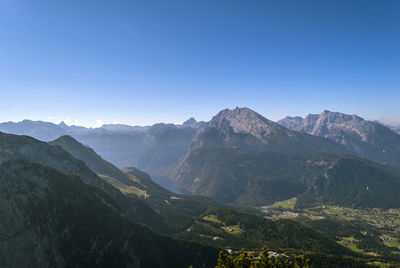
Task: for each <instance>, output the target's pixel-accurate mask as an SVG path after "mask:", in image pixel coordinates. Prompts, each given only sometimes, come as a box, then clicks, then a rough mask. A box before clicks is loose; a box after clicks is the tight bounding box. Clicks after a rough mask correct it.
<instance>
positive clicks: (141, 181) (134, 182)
mask: <svg viewBox="0 0 400 268" xmlns="http://www.w3.org/2000/svg"><path fill="white" fill-rule="evenodd" d="M49 144H52V145H58V146H61V147H62V148H63V149H64V150H65V151H67V152H69V153H70V154H71V155H72V156H73V157H75V158H77V159H79V160H81V161H83V162H85V163H86V165H87V166H88V167H89V168H90V169H91V170H93V171H95V172H96V173H98V174H99V176H100V177H102V178H103V179H104V180H106V181H107V182H109V183H110V184H112V185H113V186H115V187H116V188H118V189H119V190H120V191H121V192H122V193H124V194H125V195H128V196H130V197H132V198H140V199H141V200H143V201H145V202H146V203H147V204H149V205H150V206H151V208H153V209H154V210H155V211H156V212H157V213H158V214H159V215H160V216H161V217H162V218H163V222H165V223H166V225H167V226H168V231H169V232H170V233H174V232H178V231H180V230H182V229H186V228H187V226H188V225H190V224H192V222H193V221H194V217H195V216H198V215H200V214H201V213H204V212H205V211H206V210H207V209H209V208H210V207H215V206H216V205H218V203H217V202H215V201H214V200H211V199H209V198H202V197H193V196H182V195H177V194H174V193H171V192H170V191H168V190H166V189H164V188H162V187H161V186H159V185H158V184H156V183H154V182H153V181H152V180H151V178H150V176H149V175H148V174H146V173H144V172H141V171H140V170H138V169H136V168H126V169H123V171H121V170H120V169H118V168H117V167H115V166H113V165H112V164H111V163H109V162H107V161H105V160H104V159H102V158H101V157H100V156H99V155H97V154H96V153H95V152H94V151H93V150H92V149H91V148H88V147H86V146H84V145H82V144H81V143H79V142H78V141H76V140H75V139H73V138H72V137H70V136H62V137H60V138H58V139H57V140H55V141H52V142H49Z"/></svg>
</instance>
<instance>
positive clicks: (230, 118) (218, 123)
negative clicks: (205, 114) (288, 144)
mask: <svg viewBox="0 0 400 268" xmlns="http://www.w3.org/2000/svg"><path fill="white" fill-rule="evenodd" d="M225 121H227V123H229V125H230V127H232V129H233V131H234V132H235V133H244V134H251V135H253V136H255V137H257V138H259V139H263V138H264V137H265V136H268V135H269V134H271V133H273V132H276V130H281V131H283V130H284V128H283V127H282V126H280V125H279V124H277V123H275V122H273V121H271V120H268V119H266V118H265V117H263V116H262V115H260V114H258V113H256V112H254V111H253V110H251V109H249V108H247V107H244V108H239V107H236V108H235V109H233V110H230V109H225V110H222V111H221V112H219V113H218V114H217V115H216V116H214V117H213V118H212V119H211V121H210V122H209V126H210V127H215V128H223V129H226V122H225Z"/></svg>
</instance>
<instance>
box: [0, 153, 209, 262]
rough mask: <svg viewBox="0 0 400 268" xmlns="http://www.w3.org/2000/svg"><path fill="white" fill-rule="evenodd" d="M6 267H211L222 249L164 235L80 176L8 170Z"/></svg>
mask: <svg viewBox="0 0 400 268" xmlns="http://www.w3.org/2000/svg"><path fill="white" fill-rule="evenodd" d="M0 192H1V193H2V194H1V195H0V215H2V217H1V219H2V220H1V221H0V237H1V239H0V266H1V267H5V268H9V267H10V268H11V267H13V268H14V267H21V268H22V267H33V268H36V267H38V268H39V267H40V268H42V267H171V268H172V267H188V266H189V265H190V264H194V265H196V266H199V267H200V266H202V265H205V266H207V267H211V266H212V265H213V264H214V262H215V259H216V256H217V250H216V249H213V248H210V247H204V246H201V245H198V244H195V243H191V242H183V241H177V240H174V239H172V238H169V237H166V236H161V235H158V234H156V233H154V232H152V231H151V230H150V229H148V228H147V227H145V226H143V225H140V224H136V223H134V222H132V221H130V220H129V219H128V218H127V217H125V216H123V214H122V213H121V211H120V210H119V208H118V205H117V204H116V203H115V202H114V200H113V199H112V198H111V197H110V196H109V195H108V194H107V193H105V192H103V191H102V190H100V189H99V188H97V187H93V186H91V185H90V184H85V183H83V182H82V181H81V179H80V178H79V177H78V176H73V175H67V174H65V173H61V172H59V171H57V170H55V169H52V168H48V167H44V166H41V165H39V164H34V163H30V162H27V161H24V160H13V161H7V162H3V163H2V164H0Z"/></svg>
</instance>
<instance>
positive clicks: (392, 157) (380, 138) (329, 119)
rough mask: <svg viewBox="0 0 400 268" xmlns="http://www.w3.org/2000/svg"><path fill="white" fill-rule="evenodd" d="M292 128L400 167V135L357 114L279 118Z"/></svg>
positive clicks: (331, 113) (363, 155)
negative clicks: (301, 118)
mask: <svg viewBox="0 0 400 268" xmlns="http://www.w3.org/2000/svg"><path fill="white" fill-rule="evenodd" d="M278 123H280V124H281V125H283V126H285V127H288V128H290V129H293V130H296V131H300V132H303V133H308V134H311V135H314V136H319V137H324V138H327V139H330V140H333V141H335V142H337V143H339V144H342V145H343V146H345V147H346V148H347V149H348V150H349V151H350V152H352V153H353V154H356V155H358V156H361V157H364V158H367V159H370V160H373V161H377V162H380V163H384V164H389V165H392V166H395V167H399V166H400V135H399V134H397V133H395V132H394V131H393V130H391V129H389V128H388V127H385V126H383V125H382V124H379V123H377V122H372V121H367V120H364V119H363V118H361V117H359V116H357V115H348V114H343V113H337V112H329V111H324V112H322V113H321V114H319V115H316V114H310V115H308V116H307V117H306V118H304V119H303V120H300V119H299V117H297V118H293V117H287V118H284V119H282V120H280V121H278Z"/></svg>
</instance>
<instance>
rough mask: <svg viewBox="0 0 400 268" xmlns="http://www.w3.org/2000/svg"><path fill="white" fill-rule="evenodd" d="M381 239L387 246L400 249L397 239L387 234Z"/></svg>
mask: <svg viewBox="0 0 400 268" xmlns="http://www.w3.org/2000/svg"><path fill="white" fill-rule="evenodd" d="M380 238H381V239H382V240H383V244H384V245H385V246H387V247H392V248H399V249H400V243H399V242H398V240H397V239H396V238H394V237H391V236H389V235H386V234H384V235H381V236H380Z"/></svg>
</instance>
